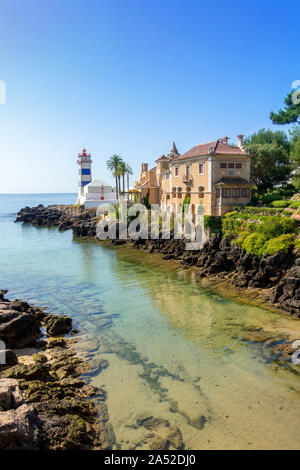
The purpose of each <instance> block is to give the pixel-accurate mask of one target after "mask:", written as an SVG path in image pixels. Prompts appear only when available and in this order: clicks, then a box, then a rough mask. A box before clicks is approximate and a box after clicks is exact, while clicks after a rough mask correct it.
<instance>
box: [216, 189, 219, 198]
mask: <svg viewBox="0 0 300 470" xmlns="http://www.w3.org/2000/svg"><path fill="white" fill-rule="evenodd" d="M216 197H217V198H219V197H220V188H217V189H216Z"/></svg>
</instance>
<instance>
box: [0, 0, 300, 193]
mask: <svg viewBox="0 0 300 470" xmlns="http://www.w3.org/2000/svg"><path fill="white" fill-rule="evenodd" d="M299 14H300V2H299V1H298V0H285V1H284V2H283V1H282V0H249V1H247V0H246V1H240V0H238V1H235V0H232V1H231V0H227V1H220V0H215V1H214V2H206V1H205V2H202V1H200V0H147V1H146V0H26V1H25V0H0V43H1V48H0V80H1V81H3V82H4V83H5V85H6V103H5V104H0V164H1V169H0V193H41V192H44V193H48V192H53V193H55V192H66V193H67V192H76V191H77V176H78V168H77V163H76V159H77V154H78V152H80V151H81V150H82V148H83V147H84V146H85V147H86V148H87V150H88V152H91V153H92V156H93V162H94V163H93V167H92V172H93V177H94V178H99V179H103V180H104V181H107V182H111V183H112V182H113V178H112V177H111V175H110V173H109V172H108V170H107V169H106V160H107V158H108V157H109V156H111V155H112V154H114V153H117V154H119V155H121V156H122V157H123V159H124V160H125V161H126V162H128V163H129V164H130V165H131V166H132V168H133V170H134V176H133V178H132V184H133V182H134V180H136V179H137V176H138V173H139V171H140V165H141V163H142V162H149V163H150V165H152V164H153V162H154V161H155V160H156V159H157V158H158V157H159V156H160V155H162V154H166V153H168V151H169V149H170V147H171V144H172V141H173V140H175V142H176V145H177V147H178V150H179V152H180V153H184V152H185V151H187V150H189V149H190V148H191V147H193V146H195V145H197V144H200V143H202V142H208V141H211V140H214V139H217V138H220V137H223V136H226V135H227V136H229V137H230V138H231V139H232V142H236V136H237V134H241V133H242V134H245V135H249V134H251V133H253V132H255V131H257V130H258V129H260V128H263V127H267V128H271V129H272V128H275V127H276V126H273V125H272V123H271V121H270V119H269V113H270V111H277V110H278V109H279V108H280V107H282V104H283V98H284V96H285V95H286V93H287V92H289V91H290V90H291V85H292V82H293V81H295V80H299V79H300V61H299V32H298V18H299ZM276 129H278V126H277V127H276ZM280 129H281V126H280ZM284 129H286V127H284Z"/></svg>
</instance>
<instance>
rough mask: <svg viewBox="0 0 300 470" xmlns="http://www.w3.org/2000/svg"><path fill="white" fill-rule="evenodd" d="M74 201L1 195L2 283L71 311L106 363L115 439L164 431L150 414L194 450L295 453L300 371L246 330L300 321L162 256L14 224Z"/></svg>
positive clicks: (275, 329) (142, 444) (143, 440)
mask: <svg viewBox="0 0 300 470" xmlns="http://www.w3.org/2000/svg"><path fill="white" fill-rule="evenodd" d="M75 198H76V195H75V194H74V195H26V196H24V195H0V261H1V264H0V266H1V267H0V288H7V289H9V291H10V292H9V296H10V297H11V298H23V299H27V300H29V301H31V302H34V303H36V304H39V305H44V306H45V305H46V306H47V307H48V309H49V310H50V311H53V312H57V313H64V314H69V315H71V316H72V317H73V319H74V323H75V326H77V327H78V328H79V329H80V331H81V333H82V336H81V337H79V343H78V344H79V346H78V347H79V348H81V349H83V350H85V348H86V350H87V353H88V354H89V351H90V350H91V349H93V350H94V354H95V357H96V358H97V359H106V360H108V361H109V367H108V368H106V369H104V370H103V371H102V372H101V373H100V374H95V375H94V376H93V377H92V381H93V383H95V384H97V385H99V386H102V387H103V388H104V389H105V390H106V392H107V406H108V412H109V418H110V423H111V425H112V427H113V430H114V434H115V438H116V442H115V444H114V445H115V446H116V447H119V448H122V449H132V448H148V447H149V446H150V445H151V442H152V440H153V438H155V437H157V436H160V437H163V436H164V433H166V432H167V431H166V429H165V428H164V427H163V426H161V427H159V426H158V428H157V429H155V430H153V429H152V430H151V432H150V431H149V429H148V430H147V429H146V428H145V427H143V426H140V425H138V424H137V423H138V422H139V419H140V418H141V416H143V417H145V416H153V417H155V418H162V419H165V420H167V421H168V422H169V423H170V426H175V427H176V428H178V429H180V431H181V433H182V437H183V440H184V442H185V445H186V447H187V448H192V449H195V448H250V449H251V448H266V449H268V448H298V447H299V432H298V429H299V424H300V415H299V403H300V384H299V374H298V373H297V370H295V369H294V370H293V372H291V370H290V368H289V367H287V368H283V367H282V366H280V365H278V364H277V363H276V362H274V358H273V356H272V350H271V349H270V348H267V347H266V346H263V345H251V344H248V343H246V342H245V341H242V337H243V335H244V334H245V333H247V332H248V331H249V330H251V329H253V328H257V327H259V328H262V329H264V330H267V331H270V332H272V333H274V335H278V334H282V333H286V334H292V335H293V336H296V337H297V334H298V332H299V335H300V329H299V328H300V327H299V322H297V321H295V320H293V319H291V318H288V317H285V316H283V315H280V314H277V313H272V312H268V311H265V310H263V309H261V308H257V307H254V306H249V305H243V304H241V303H238V302H235V301H231V300H228V299H225V298H224V297H221V296H220V295H218V294H216V293H214V292H213V291H212V289H211V288H210V287H209V286H207V287H205V288H204V287H203V286H200V285H199V284H198V283H197V282H196V280H195V278H194V276H193V274H192V273H189V272H186V271H183V270H181V269H179V268H178V267H177V266H175V265H174V264H172V263H170V262H166V261H161V259H160V258H159V257H157V256H153V255H151V256H150V255H148V254H145V253H140V252H139V251H138V250H133V249H129V248H123V247H120V248H117V249H112V248H110V247H107V246H102V245H100V244H99V243H94V242H87V241H82V240H81V241H80V240H73V237H72V233H71V232H69V231H68V232H63V233H60V232H58V231H57V230H56V229H48V228H35V227H31V226H30V225H24V224H14V223H13V221H14V218H15V213H16V212H17V211H18V210H19V209H20V208H22V207H24V206H25V205H29V206H33V205H37V204H39V203H42V204H44V205H47V204H55V203H57V204H69V203H74V201H75ZM299 337H300V336H299ZM153 436H154V437H153Z"/></svg>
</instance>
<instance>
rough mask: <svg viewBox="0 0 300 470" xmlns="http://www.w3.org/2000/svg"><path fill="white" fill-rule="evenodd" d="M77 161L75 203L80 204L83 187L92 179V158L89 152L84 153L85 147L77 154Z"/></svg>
mask: <svg viewBox="0 0 300 470" xmlns="http://www.w3.org/2000/svg"><path fill="white" fill-rule="evenodd" d="M77 163H78V166H79V170H78V199H77V204H81V203H82V202H83V196H84V187H85V186H86V185H87V184H89V183H91V181H92V158H91V154H90V153H86V149H85V148H84V149H83V150H82V152H81V153H79V154H78V159H77Z"/></svg>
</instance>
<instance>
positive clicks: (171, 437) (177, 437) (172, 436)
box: [167, 426, 184, 450]
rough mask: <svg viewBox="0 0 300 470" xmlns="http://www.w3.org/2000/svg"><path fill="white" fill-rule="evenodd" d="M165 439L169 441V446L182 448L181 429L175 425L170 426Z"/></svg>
mask: <svg viewBox="0 0 300 470" xmlns="http://www.w3.org/2000/svg"><path fill="white" fill-rule="evenodd" d="M167 439H168V441H169V442H170V444H171V446H172V447H174V449H176V450H181V449H184V443H183V440H182V434H181V431H180V429H179V428H176V426H171V427H170V432H169V434H168V436H167Z"/></svg>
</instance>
